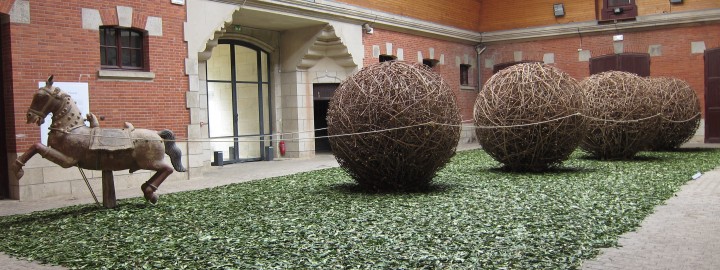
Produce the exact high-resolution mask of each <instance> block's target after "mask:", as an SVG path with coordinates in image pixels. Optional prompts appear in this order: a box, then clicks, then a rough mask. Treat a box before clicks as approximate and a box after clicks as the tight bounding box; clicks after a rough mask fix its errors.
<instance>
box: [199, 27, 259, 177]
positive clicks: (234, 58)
mask: <svg viewBox="0 0 720 270" xmlns="http://www.w3.org/2000/svg"><path fill="white" fill-rule="evenodd" d="M218 43H219V44H218V45H217V47H215V48H214V49H213V51H212V56H211V57H210V59H208V61H207V70H206V72H207V73H206V74H207V89H208V122H209V123H208V134H209V137H210V139H211V140H212V142H211V143H210V145H211V148H212V150H213V151H214V152H222V153H223V164H228V163H236V162H246V161H257V160H263V159H265V158H266V153H265V147H266V146H271V145H272V137H271V136H270V135H271V134H272V126H271V121H270V119H271V116H272V115H271V110H270V104H271V103H270V102H271V100H270V98H271V97H270V76H269V73H270V70H269V57H268V53H267V52H265V51H263V50H262V49H260V48H259V47H257V46H254V45H252V44H249V43H245V42H241V41H237V40H220V41H219V42H218Z"/></svg>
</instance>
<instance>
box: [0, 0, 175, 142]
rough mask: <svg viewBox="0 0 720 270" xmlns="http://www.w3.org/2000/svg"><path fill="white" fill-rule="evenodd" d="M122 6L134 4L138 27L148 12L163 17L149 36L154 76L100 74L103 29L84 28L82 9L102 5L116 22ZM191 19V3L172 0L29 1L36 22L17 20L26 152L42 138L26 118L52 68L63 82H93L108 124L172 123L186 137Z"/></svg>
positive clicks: (16, 78) (15, 46)
mask: <svg viewBox="0 0 720 270" xmlns="http://www.w3.org/2000/svg"><path fill="white" fill-rule="evenodd" d="M117 6H125V7H131V8H133V26H138V27H139V28H144V27H145V23H144V22H145V20H146V19H147V16H153V17H160V18H162V27H163V29H162V36H160V37H157V36H149V37H148V45H149V64H150V71H151V72H154V73H155V79H154V80H152V81H146V82H140V81H108V80H104V81H103V80H98V77H97V74H98V70H99V69H100V50H99V47H100V43H99V32H98V31H96V30H89V29H83V28H82V8H89V9H96V10H99V11H100V13H101V14H102V19H103V22H104V23H112V24H115V23H117V18H116V16H117V13H116V7H117ZM185 18H186V15H185V6H178V5H172V4H170V1H131V0H120V1H78V0H62V1H61V0H48V1H30V22H31V23H30V24H17V23H13V24H11V26H10V35H11V50H12V78H13V81H12V99H13V102H14V105H15V107H16V109H15V112H14V113H15V115H14V118H15V122H14V127H15V129H16V132H15V133H16V134H25V137H21V138H17V143H16V146H15V147H16V150H17V151H18V152H23V151H25V150H26V149H27V147H28V146H29V145H30V144H32V143H34V142H38V141H39V140H40V131H39V127H37V126H34V125H29V124H26V123H25V112H26V110H27V108H28V106H29V105H30V101H31V99H32V94H33V93H34V91H35V90H37V84H38V82H39V81H44V80H45V79H46V78H47V77H48V76H49V75H50V74H54V75H55V81H57V82H78V81H79V82H88V84H89V93H90V110H91V111H92V112H93V113H94V114H95V115H97V116H98V117H99V116H105V120H104V121H100V125H101V126H103V127H117V128H120V127H122V124H123V122H126V121H127V122H131V123H133V125H134V126H135V127H137V128H149V129H155V130H160V129H164V128H169V129H171V130H173V131H174V132H175V134H176V136H177V137H179V138H182V137H186V136H187V123H189V110H187V109H186V104H185V92H187V89H188V81H187V77H186V76H185V73H184V68H185V62H184V59H185V55H187V45H186V43H185V42H184V41H183V29H182V26H183V22H184V21H185ZM6 98H9V97H6ZM84 113H85V112H84ZM8 124H9V125H13V123H8ZM9 151H12V147H11V149H10V150H9Z"/></svg>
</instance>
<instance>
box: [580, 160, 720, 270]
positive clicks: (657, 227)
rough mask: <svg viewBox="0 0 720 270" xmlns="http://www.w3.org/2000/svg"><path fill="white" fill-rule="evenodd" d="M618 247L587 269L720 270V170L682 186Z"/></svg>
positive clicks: (627, 235) (589, 265)
mask: <svg viewBox="0 0 720 270" xmlns="http://www.w3.org/2000/svg"><path fill="white" fill-rule="evenodd" d="M619 244H620V247H619V248H607V249H603V250H602V251H601V252H602V253H601V254H600V255H599V256H598V257H597V258H596V259H595V260H591V261H587V262H585V263H584V264H583V267H582V269H584V270H599V269H603V270H605V269H673V270H677V269H695V270H699V269H708V270H711V269H712V270H716V269H720V169H718V168H716V169H715V170H713V171H710V172H707V173H705V174H704V175H703V176H701V177H700V178H698V179H697V180H693V181H690V182H689V183H688V184H686V185H685V186H683V187H682V189H681V190H680V191H679V192H678V193H677V194H676V196H675V197H672V198H670V199H669V200H667V201H666V204H665V205H660V206H657V207H656V208H655V212H654V213H653V214H651V215H650V216H648V217H647V218H646V219H645V220H643V222H642V223H641V225H640V227H639V228H637V230H636V231H634V232H629V233H626V234H624V235H622V236H621V237H620V240H619Z"/></svg>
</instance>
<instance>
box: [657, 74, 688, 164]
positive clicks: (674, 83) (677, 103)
mask: <svg viewBox="0 0 720 270" xmlns="http://www.w3.org/2000/svg"><path fill="white" fill-rule="evenodd" d="M648 82H649V83H650V87H651V89H652V91H653V93H654V94H655V96H656V98H657V99H659V100H660V101H661V102H662V106H661V113H662V118H661V120H660V126H659V130H658V132H659V134H662V135H661V136H656V137H655V140H653V141H652V144H651V146H650V148H651V149H652V150H656V151H659V150H673V149H677V148H678V147H680V146H681V145H682V144H683V143H685V142H687V141H688V140H690V139H691V138H692V137H693V136H694V135H695V132H696V131H697V129H698V127H699V126H700V101H699V100H698V96H697V94H696V93H695V90H693V89H692V88H691V87H690V85H689V84H688V83H687V82H685V81H683V80H680V79H676V78H669V77H653V78H648Z"/></svg>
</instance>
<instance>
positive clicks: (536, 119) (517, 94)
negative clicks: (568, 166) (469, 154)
mask: <svg viewBox="0 0 720 270" xmlns="http://www.w3.org/2000/svg"><path fill="white" fill-rule="evenodd" d="M583 108H584V101H583V95H582V92H581V91H580V85H579V83H578V82H577V81H576V80H575V79H573V78H572V77H570V76H569V75H568V74H567V73H565V72H563V71H561V70H559V69H557V68H555V67H552V66H549V65H543V64H541V63H525V64H517V65H514V66H511V67H508V68H506V69H503V70H501V71H500V72H498V73H496V74H495V75H493V76H492V77H491V78H490V79H489V80H488V81H487V82H486V83H485V86H484V87H483V89H482V91H480V93H479V95H478V97H477V99H476V100H475V107H474V116H475V117H474V118H475V125H476V126H478V128H477V129H476V135H477V138H478V141H479V142H480V145H482V148H483V149H484V150H485V151H486V152H487V153H488V154H489V155H490V156H492V157H493V158H494V159H495V160H497V161H498V162H500V163H502V164H504V166H505V168H506V169H509V170H513V171H544V170H547V169H549V168H552V167H555V166H556V165H559V164H561V163H562V162H563V161H564V160H566V159H567V158H568V157H569V156H570V154H571V153H572V152H573V151H574V150H575V149H576V148H577V146H578V144H579V143H580V140H581V139H582V135H583V132H585V118H583V117H582V116H581V115H580V114H581V112H582V109H583Z"/></svg>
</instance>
